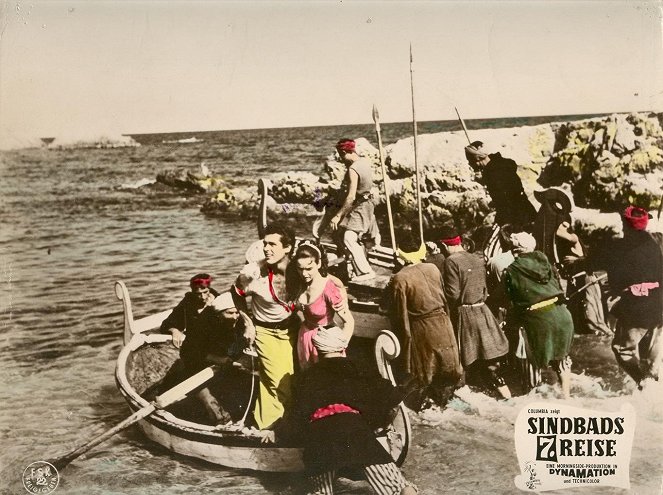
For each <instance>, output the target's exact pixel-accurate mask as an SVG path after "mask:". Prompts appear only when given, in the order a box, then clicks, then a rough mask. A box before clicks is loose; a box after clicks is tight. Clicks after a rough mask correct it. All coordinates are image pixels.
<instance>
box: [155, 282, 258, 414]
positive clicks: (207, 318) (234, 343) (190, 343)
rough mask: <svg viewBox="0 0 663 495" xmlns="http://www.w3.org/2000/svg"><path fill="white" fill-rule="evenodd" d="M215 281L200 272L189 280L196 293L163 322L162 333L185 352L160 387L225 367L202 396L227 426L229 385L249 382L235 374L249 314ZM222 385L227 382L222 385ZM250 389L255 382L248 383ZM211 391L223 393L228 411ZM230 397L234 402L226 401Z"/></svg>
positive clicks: (189, 294) (211, 411)
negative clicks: (217, 287)
mask: <svg viewBox="0 0 663 495" xmlns="http://www.w3.org/2000/svg"><path fill="white" fill-rule="evenodd" d="M211 282H212V277H211V276H210V275H208V274H206V273H199V274H197V275H195V276H193V277H192V278H191V280H190V281H189V284H190V287H191V291H190V292H187V293H186V294H185V295H184V297H183V298H182V300H181V301H180V302H179V304H178V305H177V306H176V307H175V308H174V309H173V311H172V313H171V314H170V315H169V316H168V317H167V318H166V319H165V320H164V321H163V323H162V324H161V328H160V331H161V333H167V334H168V333H169V334H171V335H172V336H173V346H175V347H176V348H178V349H179V350H180V359H179V361H177V362H176V363H175V364H174V365H173V367H172V368H171V369H170V370H169V372H168V373H167V375H166V377H165V378H164V380H163V381H162V383H161V384H160V385H159V388H160V389H168V388H170V387H171V386H174V385H175V384H177V383H179V382H181V381H182V380H184V379H186V378H188V377H190V376H193V375H194V374H196V373H197V372H199V371H201V370H202V369H204V368H206V367H207V366H209V365H211V364H217V365H222V366H225V367H226V369H225V371H223V372H221V373H220V374H219V375H218V379H216V380H215V381H214V382H212V383H211V384H210V385H209V386H207V387H204V388H202V389H201V390H199V391H198V392H197V393H196V396H197V397H198V399H199V400H200V401H201V402H202V403H203V405H204V406H205V410H206V411H207V414H208V415H209V417H210V419H211V420H212V421H213V422H214V423H216V424H219V423H227V422H228V421H230V420H231V414H230V413H229V412H228V411H227V410H226V409H230V410H232V409H235V407H234V406H233V398H232V397H231V396H232V395H235V394H234V393H233V392H232V391H230V390H228V386H229V385H230V383H228V382H231V381H232V382H235V384H236V385H237V382H240V381H241V382H246V380H239V379H238V376H237V374H236V373H231V372H230V370H231V369H232V368H231V365H232V364H233V358H235V357H237V356H240V355H241V347H242V345H241V342H240V340H241V339H240V336H241V335H242V332H243V329H244V325H245V324H246V321H247V320H248V316H247V315H246V314H245V313H243V312H242V311H239V310H238V309H237V308H236V307H235V305H234V303H233V299H232V296H231V294H230V293H229V292H224V293H223V294H219V293H218V292H217V291H216V290H214V289H213V288H212V287H211ZM185 336H186V338H185ZM220 382H226V383H223V384H222V386H221V383H220ZM243 386H244V387H245V388H247V389H248V387H250V382H249V383H248V384H247V383H244V385H243ZM210 389H212V390H214V391H215V392H217V394H216V395H218V393H219V392H221V389H223V390H224V391H225V392H224V393H223V395H224V398H223V399H222V402H224V403H227V404H224V405H225V406H226V407H225V408H224V407H222V406H221V405H220V404H219V401H218V400H217V397H215V394H212V392H211V391H210ZM226 399H228V400H226Z"/></svg>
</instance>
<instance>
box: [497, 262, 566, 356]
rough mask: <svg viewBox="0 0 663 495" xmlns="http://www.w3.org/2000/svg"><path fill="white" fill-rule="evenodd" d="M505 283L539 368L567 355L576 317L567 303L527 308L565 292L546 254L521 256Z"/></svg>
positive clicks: (511, 268) (508, 270)
mask: <svg viewBox="0 0 663 495" xmlns="http://www.w3.org/2000/svg"><path fill="white" fill-rule="evenodd" d="M505 283H506V290H507V293H508V294H509V298H510V299H511V302H512V303H513V306H514V309H515V312H516V316H517V321H518V323H519V324H520V325H522V326H523V327H524V329H525V333H526V334H527V344H528V357H529V358H530V359H531V360H532V361H533V362H534V363H535V364H536V365H537V366H538V367H544V366H547V365H548V364H549V363H550V361H553V360H561V359H563V358H565V357H566V356H568V354H569V350H570V349H571V342H572V341H573V319H572V318H571V313H569V311H568V309H566V306H563V305H560V304H550V305H547V306H544V307H542V308H540V309H535V310H529V309H528V308H530V307H531V306H532V305H533V304H536V303H538V302H541V301H546V300H548V299H551V298H553V297H561V296H562V294H563V291H562V288H561V286H560V284H559V281H558V279H557V277H556V276H555V274H554V273H553V270H552V266H551V265H550V263H549V262H548V258H547V257H546V255H545V254H543V253H542V252H541V251H534V252H532V253H524V254H521V255H520V256H518V257H517V258H516V260H515V261H514V262H513V263H512V264H511V265H509V266H508V267H507V269H506V271H505Z"/></svg>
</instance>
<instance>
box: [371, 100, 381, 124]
mask: <svg viewBox="0 0 663 495" xmlns="http://www.w3.org/2000/svg"><path fill="white" fill-rule="evenodd" d="M379 118H380V114H379V113H378V107H376V106H375V103H373V122H377V121H378V119H379Z"/></svg>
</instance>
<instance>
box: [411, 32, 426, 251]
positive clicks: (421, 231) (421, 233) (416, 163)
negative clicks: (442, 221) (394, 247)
mask: <svg viewBox="0 0 663 495" xmlns="http://www.w3.org/2000/svg"><path fill="white" fill-rule="evenodd" d="M413 72H414V71H413V70H412V43H410V93H411V95H412V129H413V134H414V171H415V176H416V178H417V180H416V182H417V210H418V212H419V237H420V239H421V244H423V243H424V220H423V216H422V212H421V188H422V187H423V185H422V183H421V174H420V173H419V161H418V160H417V116H416V113H415V111H414V77H413V75H412V73H413Z"/></svg>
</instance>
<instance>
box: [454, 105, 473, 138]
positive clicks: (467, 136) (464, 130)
mask: <svg viewBox="0 0 663 495" xmlns="http://www.w3.org/2000/svg"><path fill="white" fill-rule="evenodd" d="M454 110H456V115H458V120H460V125H461V127H462V128H463V132H465V137H466V138H467V142H468V143H469V144H472V141H471V140H470V135H469V134H468V133H467V127H465V122H463V119H462V118H461V116H460V113H458V109H457V108H456V107H454Z"/></svg>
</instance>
